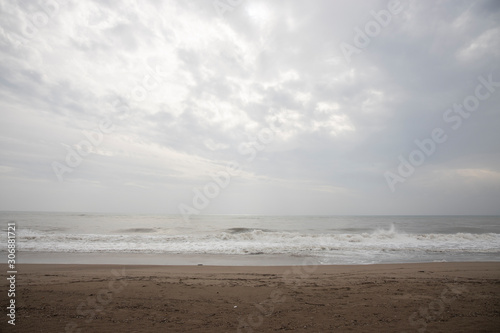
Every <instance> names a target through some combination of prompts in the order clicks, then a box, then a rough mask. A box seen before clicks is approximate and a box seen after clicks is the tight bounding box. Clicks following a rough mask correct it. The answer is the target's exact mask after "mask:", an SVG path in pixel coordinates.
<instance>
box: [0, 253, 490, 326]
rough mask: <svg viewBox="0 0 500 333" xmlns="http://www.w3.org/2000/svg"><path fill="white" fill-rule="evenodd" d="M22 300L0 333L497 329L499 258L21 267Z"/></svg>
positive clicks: (17, 298) (18, 289)
mask: <svg viewBox="0 0 500 333" xmlns="http://www.w3.org/2000/svg"><path fill="white" fill-rule="evenodd" d="M1 267H2V271H4V272H6V271H7V267H6V266H5V265H2V266H1ZM8 283H9V281H8V280H6V279H5V278H3V279H2V284H1V286H2V287H1V288H2V290H3V291H2V292H1V295H2V296H1V298H0V300H1V306H2V308H3V309H5V308H6V306H7V305H8V303H7V302H8V299H7V292H6V291H7V290H8V289H9V285H8ZM15 302H16V303H15V304H16V312H15V324H16V325H15V326H12V325H10V324H8V323H7V321H8V320H9V317H8V316H5V314H4V315H3V316H2V317H3V320H2V322H1V323H0V328H1V329H0V331H2V332H110V331H116V330H122V331H124V332H275V331H296V332H498V330H499V329H500V263H498V262H466V263H418V264H377V265H351V266H350V265H318V266H316V265H310V266H307V265H306V266H208V265H190V266H146V265H142V266H141V265H134V266H132V265H69V264H23V265H20V266H19V267H18V268H17V274H16V296H15ZM5 311H6V310H4V313H5Z"/></svg>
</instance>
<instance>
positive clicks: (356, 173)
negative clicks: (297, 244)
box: [0, 0, 500, 216]
mask: <svg viewBox="0 0 500 333" xmlns="http://www.w3.org/2000/svg"><path fill="white" fill-rule="evenodd" d="M499 65H500V2H498V1H495V0H491V1H410V0H401V1H397V0H396V1H329V0H316V1H298V0H290V1H259V0H215V1H211V0H208V1H201V0H199V1H181V0H177V1H159V0H151V1H120V2H114V1H101V0H100V1H74V0H48V1H40V2H35V1H2V2H0V73H1V76H0V103H1V104H0V112H1V122H0V210H21V211H77V212H115V213H145V214H149V213H150V214H183V215H184V216H192V215H196V214H280V215H298V214H301V215H312V214H314V215H316V214H319V215H325V214H329V215H375V214H377V215H379V214H381V215H392V214H400V215H415V214H425V215H437V214H452V215H454V214H470V215H473V214H492V215H494V214H500V205H499V203H500V144H499V143H500V131H499V130H498V128H499V127H500V126H499V125H500V110H499V105H500V67H499Z"/></svg>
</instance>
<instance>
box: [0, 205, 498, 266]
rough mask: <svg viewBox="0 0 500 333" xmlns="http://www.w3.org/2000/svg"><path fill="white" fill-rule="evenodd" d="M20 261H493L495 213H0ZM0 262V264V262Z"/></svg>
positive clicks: (3, 243)
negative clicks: (12, 225)
mask: <svg viewBox="0 0 500 333" xmlns="http://www.w3.org/2000/svg"><path fill="white" fill-rule="evenodd" d="M0 221H1V228H2V233H1V234H0V251H1V253H2V256H3V257H6V254H7V224H8V223H15V225H16V246H17V251H18V254H17V258H18V262H19V263H23V262H24V263H54V262H55V263H107V264H112V263H119V264H177V265H178V264H187V265H190V264H196V263H203V264H218V265H287V264H299V265H300V264H372V263H407V262H436V261H443V262H444V261H498V260H499V258H500V257H499V254H500V217H499V216H254V215H220V216H218V215H210V216H208V215H204V216H202V215H200V216H193V217H191V219H189V220H184V219H183V218H182V217H181V216H176V215H121V214H97V213H48V212H1V213H0ZM5 262H6V261H5Z"/></svg>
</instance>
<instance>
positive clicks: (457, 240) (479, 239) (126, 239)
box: [1, 227, 500, 255]
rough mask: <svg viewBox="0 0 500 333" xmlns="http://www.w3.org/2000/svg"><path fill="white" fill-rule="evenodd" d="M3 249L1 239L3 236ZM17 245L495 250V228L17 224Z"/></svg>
mask: <svg viewBox="0 0 500 333" xmlns="http://www.w3.org/2000/svg"><path fill="white" fill-rule="evenodd" d="M2 244H4V245H3V248H1V249H2V250H3V251H4V250H6V247H5V244H6V242H4V241H2ZM17 247H18V249H19V250H21V251H33V252H125V253H126V252H143V253H182V254H201V253H205V254H256V253H259V254H289V255H290V254H291V255H340V254H342V253H347V252H357V253H366V254H370V253H371V254H375V253H381V252H448V253H457V252H464V253H465V252H483V253H490V252H499V249H500V234H496V233H485V234H471V233H456V234H407V233H400V232H397V231H396V230H395V228H394V227H391V228H390V229H388V230H383V229H381V230H377V231H374V232H371V233H346V234H307V233H299V232H277V231H272V232H268V231H263V230H248V231H246V232H239V233H231V232H218V233H212V234H206V233H205V234H195V235H193V234H190V235H168V234H154V233H135V234H121V235H120V234H111V235H110V234H107V235H106V234H63V233H51V232H42V231H35V230H29V229H26V230H21V231H20V232H19V233H18V235H17Z"/></svg>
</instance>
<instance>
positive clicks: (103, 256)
mask: <svg viewBox="0 0 500 333" xmlns="http://www.w3.org/2000/svg"><path fill="white" fill-rule="evenodd" d="M493 258H495V259H496V260H493ZM497 258H499V257H498V255H496V256H494V255H493V254H488V255H487V256H484V257H478V255H477V254H461V255H460V256H458V255H457V256H455V257H446V259H443V258H442V256H441V257H435V258H434V259H433V260H431V259H430V258H420V260H418V259H417V258H415V259H414V260H404V259H399V260H398V258H391V257H384V258H381V259H379V260H378V261H376V262H374V261H373V260H366V261H358V262H353V261H351V260H348V259H346V258H330V257H321V256H292V255H285V254H255V255H249V254H247V255H243V254H171V253H167V254H166V253H120V252H117V253H114V252H106V253H92V252H70V253H65V252H23V251H18V252H17V258H16V262H17V263H18V264H20V265H26V264H49V265H52V264H103V265H112V264H119V265H161V266H164V265H167V266H176V265H178V266H184V265H185V266H191V265H198V264H203V265H211V266H293V265H321V266H329V265H333V266H342V265H362V266H364V265H377V264H381V265H383V264H415V263H416V264H419V263H441V262H444V263H446V262H449V263H459V262H500V260H499V259H497ZM407 259H408V258H407ZM0 262H7V252H0Z"/></svg>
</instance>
